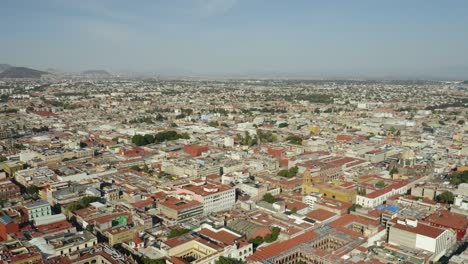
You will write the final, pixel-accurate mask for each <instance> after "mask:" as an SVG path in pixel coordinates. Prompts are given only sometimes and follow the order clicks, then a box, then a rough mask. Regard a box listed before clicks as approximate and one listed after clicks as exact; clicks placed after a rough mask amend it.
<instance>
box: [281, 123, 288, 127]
mask: <svg viewBox="0 0 468 264" xmlns="http://www.w3.org/2000/svg"><path fill="white" fill-rule="evenodd" d="M288 126H289V124H288V123H281V124H279V125H278V127H279V128H283V127H288Z"/></svg>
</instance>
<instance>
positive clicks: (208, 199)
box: [176, 180, 236, 215]
mask: <svg viewBox="0 0 468 264" xmlns="http://www.w3.org/2000/svg"><path fill="white" fill-rule="evenodd" d="M176 193H177V194H178V195H181V196H185V198H186V199H193V200H196V201H199V202H200V203H202V204H203V214H204V215H207V214H209V213H211V212H219V211H225V210H230V209H232V208H233V207H234V204H235V203H236V190H235V189H234V188H231V187H229V186H226V185H223V184H219V183H211V182H205V181H203V180H194V181H191V183H190V184H187V185H182V186H178V187H176Z"/></svg>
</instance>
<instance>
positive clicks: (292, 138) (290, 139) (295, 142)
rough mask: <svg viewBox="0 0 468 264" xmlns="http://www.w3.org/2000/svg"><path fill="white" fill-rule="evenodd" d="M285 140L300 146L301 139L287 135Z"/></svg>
mask: <svg viewBox="0 0 468 264" xmlns="http://www.w3.org/2000/svg"><path fill="white" fill-rule="evenodd" d="M286 140H287V141H288V142H289V143H291V144H295V145H302V138H301V137H299V136H296V135H289V136H288V137H287V138H286Z"/></svg>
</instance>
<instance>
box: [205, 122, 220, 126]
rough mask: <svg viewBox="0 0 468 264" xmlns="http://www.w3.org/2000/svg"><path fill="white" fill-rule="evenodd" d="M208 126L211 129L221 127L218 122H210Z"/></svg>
mask: <svg viewBox="0 0 468 264" xmlns="http://www.w3.org/2000/svg"><path fill="white" fill-rule="evenodd" d="M208 125H209V126H210V127H219V123H218V121H210V122H208Z"/></svg>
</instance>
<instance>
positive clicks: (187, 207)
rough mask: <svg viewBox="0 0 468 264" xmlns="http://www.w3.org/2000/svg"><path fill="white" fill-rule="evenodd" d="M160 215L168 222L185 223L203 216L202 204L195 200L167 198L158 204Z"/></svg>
mask: <svg viewBox="0 0 468 264" xmlns="http://www.w3.org/2000/svg"><path fill="white" fill-rule="evenodd" d="M158 209H159V211H160V214H161V215H162V216H164V217H166V218H167V219H168V220H172V221H176V222H179V223H180V222H186V221H189V220H191V219H193V218H194V217H198V216H202V215H203V204H202V203H201V202H199V201H195V200H192V201H190V200H181V199H177V198H175V197H169V198H167V199H166V200H165V201H163V202H161V203H159V204H158Z"/></svg>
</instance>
